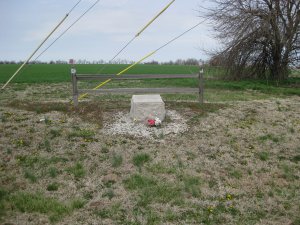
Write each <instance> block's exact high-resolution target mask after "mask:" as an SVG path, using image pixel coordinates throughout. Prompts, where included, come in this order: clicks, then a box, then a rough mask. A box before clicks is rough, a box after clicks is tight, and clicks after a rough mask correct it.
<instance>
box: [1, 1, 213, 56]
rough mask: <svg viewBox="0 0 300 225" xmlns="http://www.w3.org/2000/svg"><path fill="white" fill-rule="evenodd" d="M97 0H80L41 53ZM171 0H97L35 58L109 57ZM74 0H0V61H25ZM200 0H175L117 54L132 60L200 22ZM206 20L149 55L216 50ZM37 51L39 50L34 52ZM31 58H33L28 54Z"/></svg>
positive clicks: (200, 54)
mask: <svg viewBox="0 0 300 225" xmlns="http://www.w3.org/2000/svg"><path fill="white" fill-rule="evenodd" d="M95 1H96V0H82V1H81V2H80V4H79V5H78V6H77V7H76V8H75V10H74V11H73V12H72V13H71V14H70V15H69V17H68V18H67V20H66V21H65V22H64V23H63V24H62V26H61V27H59V29H58V30H57V31H56V32H55V33H54V34H53V35H52V36H51V37H50V39H49V40H48V41H47V42H46V43H45V45H43V47H42V48H41V50H40V51H39V52H41V51H42V50H43V49H45V47H47V46H48V45H49V44H51V42H52V41H53V40H54V39H55V38H56V37H57V36H58V35H59V34H61V33H62V32H63V31H64V30H65V29H66V28H67V27H68V26H69V25H70V24H71V23H72V22H73V21H75V20H76V19H77V18H78V17H79V16H80V15H81V14H82V13H83V12H84V11H85V10H86V9H87V8H89V7H90V6H91V5H92V4H93V3H94V2H95ZM170 1H171V0H152V1H150V0H100V2H99V3H98V4H97V5H96V6H95V7H94V8H93V9H92V10H91V11H90V12H89V13H88V14H86V15H85V16H84V17H83V18H82V19H81V20H80V21H79V22H78V23H77V24H76V25H75V26H74V27H72V28H71V29H70V30H69V31H68V32H67V33H66V34H65V35H64V36H62V38H61V39H59V40H58V41H57V42H56V43H55V44H54V45H53V46H52V47H51V48H49V50H47V51H46V52H45V53H44V54H43V55H42V56H41V57H40V58H39V60H41V61H50V60H59V59H61V60H69V59H75V60H78V59H86V60H90V61H92V60H100V59H103V60H105V61H109V60H110V59H111V58H112V57H113V56H114V55H115V54H116V53H117V52H118V51H119V50H120V49H121V48H122V47H123V46H124V45H125V44H126V43H127V42H128V41H129V40H130V39H131V38H132V37H133V36H134V35H135V34H136V33H137V32H138V31H139V30H140V29H141V28H142V27H143V26H145V25H146V24H147V23H148V22H149V20H151V19H152V18H153V17H154V16H155V15H156V14H157V13H158V12H159V11H160V10H162V9H163V8H164V7H165V6H166V5H167V4H168V3H169V2H170ZM77 2H78V0H26V1H24V0H23V1H20V0H1V1H0V27H1V33H0V60H15V61H19V60H25V59H27V58H28V57H29V55H30V54H31V53H32V52H33V51H34V50H35V49H36V48H37V47H38V45H39V44H40V43H41V42H42V40H43V39H44V38H45V37H46V36H47V35H48V34H49V33H50V31H51V30H52V29H53V28H54V27H55V26H56V25H57V24H58V23H59V21H60V20H62V18H63V17H64V16H65V15H66V13H67V12H68V11H70V9H71V8H72V7H73V6H74V5H75V4H76V3H77ZM203 2H204V1H203V0H176V1H175V2H174V4H173V5H171V6H170V8H169V9H167V11H166V12H165V13H164V14H163V15H161V16H160V17H159V18H158V19H157V20H156V21H155V22H154V23H153V24H152V25H151V26H150V27H149V28H147V30H145V32H144V33H142V34H141V35H140V36H139V37H138V38H137V39H136V40H135V41H134V42H133V43H132V44H131V45H130V46H129V47H128V48H126V50H125V51H124V52H123V53H122V54H121V55H120V56H119V57H118V58H120V59H126V60H130V61H137V60H139V59H140V58H142V57H143V56H145V55H146V54H148V53H150V52H152V51H153V50H155V49H157V48H159V47H160V46H162V45H163V44H165V43H166V42H168V41H169V40H171V39H173V38H174V37H176V36H178V35H179V34H181V33H182V32H184V31H185V30H187V29H189V28H190V27H192V26H194V25H195V24H197V23H198V22H200V21H201V18H199V12H198V10H199V5H200V4H203ZM218 47H219V44H218V42H217V41H216V40H215V39H214V38H213V32H212V28H211V26H210V25H209V24H205V23H203V24H201V25H200V26H199V27H197V28H196V29H194V30H193V31H191V32H189V33H188V34H186V35H185V36H183V37H181V38H180V39H179V40H177V41H175V42H173V43H172V44H171V45H169V46H167V47H166V48H164V49H162V50H161V51H159V52H158V53H157V54H155V55H154V56H152V57H151V58H149V59H148V61H151V60H157V61H169V60H176V59H187V58H196V59H203V60H206V59H207V58H208V56H207V55H206V54H205V53H204V52H203V50H205V51H210V50H213V49H217V48H218ZM37 55H38V53H37ZM33 58H34V57H33Z"/></svg>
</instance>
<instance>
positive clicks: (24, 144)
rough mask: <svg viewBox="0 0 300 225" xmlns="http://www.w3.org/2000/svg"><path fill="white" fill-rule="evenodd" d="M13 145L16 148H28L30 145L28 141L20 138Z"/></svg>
mask: <svg viewBox="0 0 300 225" xmlns="http://www.w3.org/2000/svg"><path fill="white" fill-rule="evenodd" d="M15 144H16V146H17V147H28V146H29V145H30V144H29V141H27V140H24V139H22V138H20V139H18V140H16V141H15Z"/></svg>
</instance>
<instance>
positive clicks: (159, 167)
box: [147, 163, 176, 174]
mask: <svg viewBox="0 0 300 225" xmlns="http://www.w3.org/2000/svg"><path fill="white" fill-rule="evenodd" d="M147 170H148V171H149V172H152V173H155V174H174V173H176V168H167V167H165V166H164V165H163V164H162V163H156V164H153V165H150V166H148V167H147Z"/></svg>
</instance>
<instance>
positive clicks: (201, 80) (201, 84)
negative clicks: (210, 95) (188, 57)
mask: <svg viewBox="0 0 300 225" xmlns="http://www.w3.org/2000/svg"><path fill="white" fill-rule="evenodd" d="M203 74H204V70H203V68H201V69H200V71H199V103H200V104H203V103H204V78H203Z"/></svg>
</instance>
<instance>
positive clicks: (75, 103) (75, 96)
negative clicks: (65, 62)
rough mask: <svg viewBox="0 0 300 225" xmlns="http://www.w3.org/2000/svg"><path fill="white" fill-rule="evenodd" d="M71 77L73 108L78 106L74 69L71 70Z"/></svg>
mask: <svg viewBox="0 0 300 225" xmlns="http://www.w3.org/2000/svg"><path fill="white" fill-rule="evenodd" d="M71 76H72V85H73V102H74V106H75V107H77V106H78V88H77V76H76V69H75V68H72V69H71Z"/></svg>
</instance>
